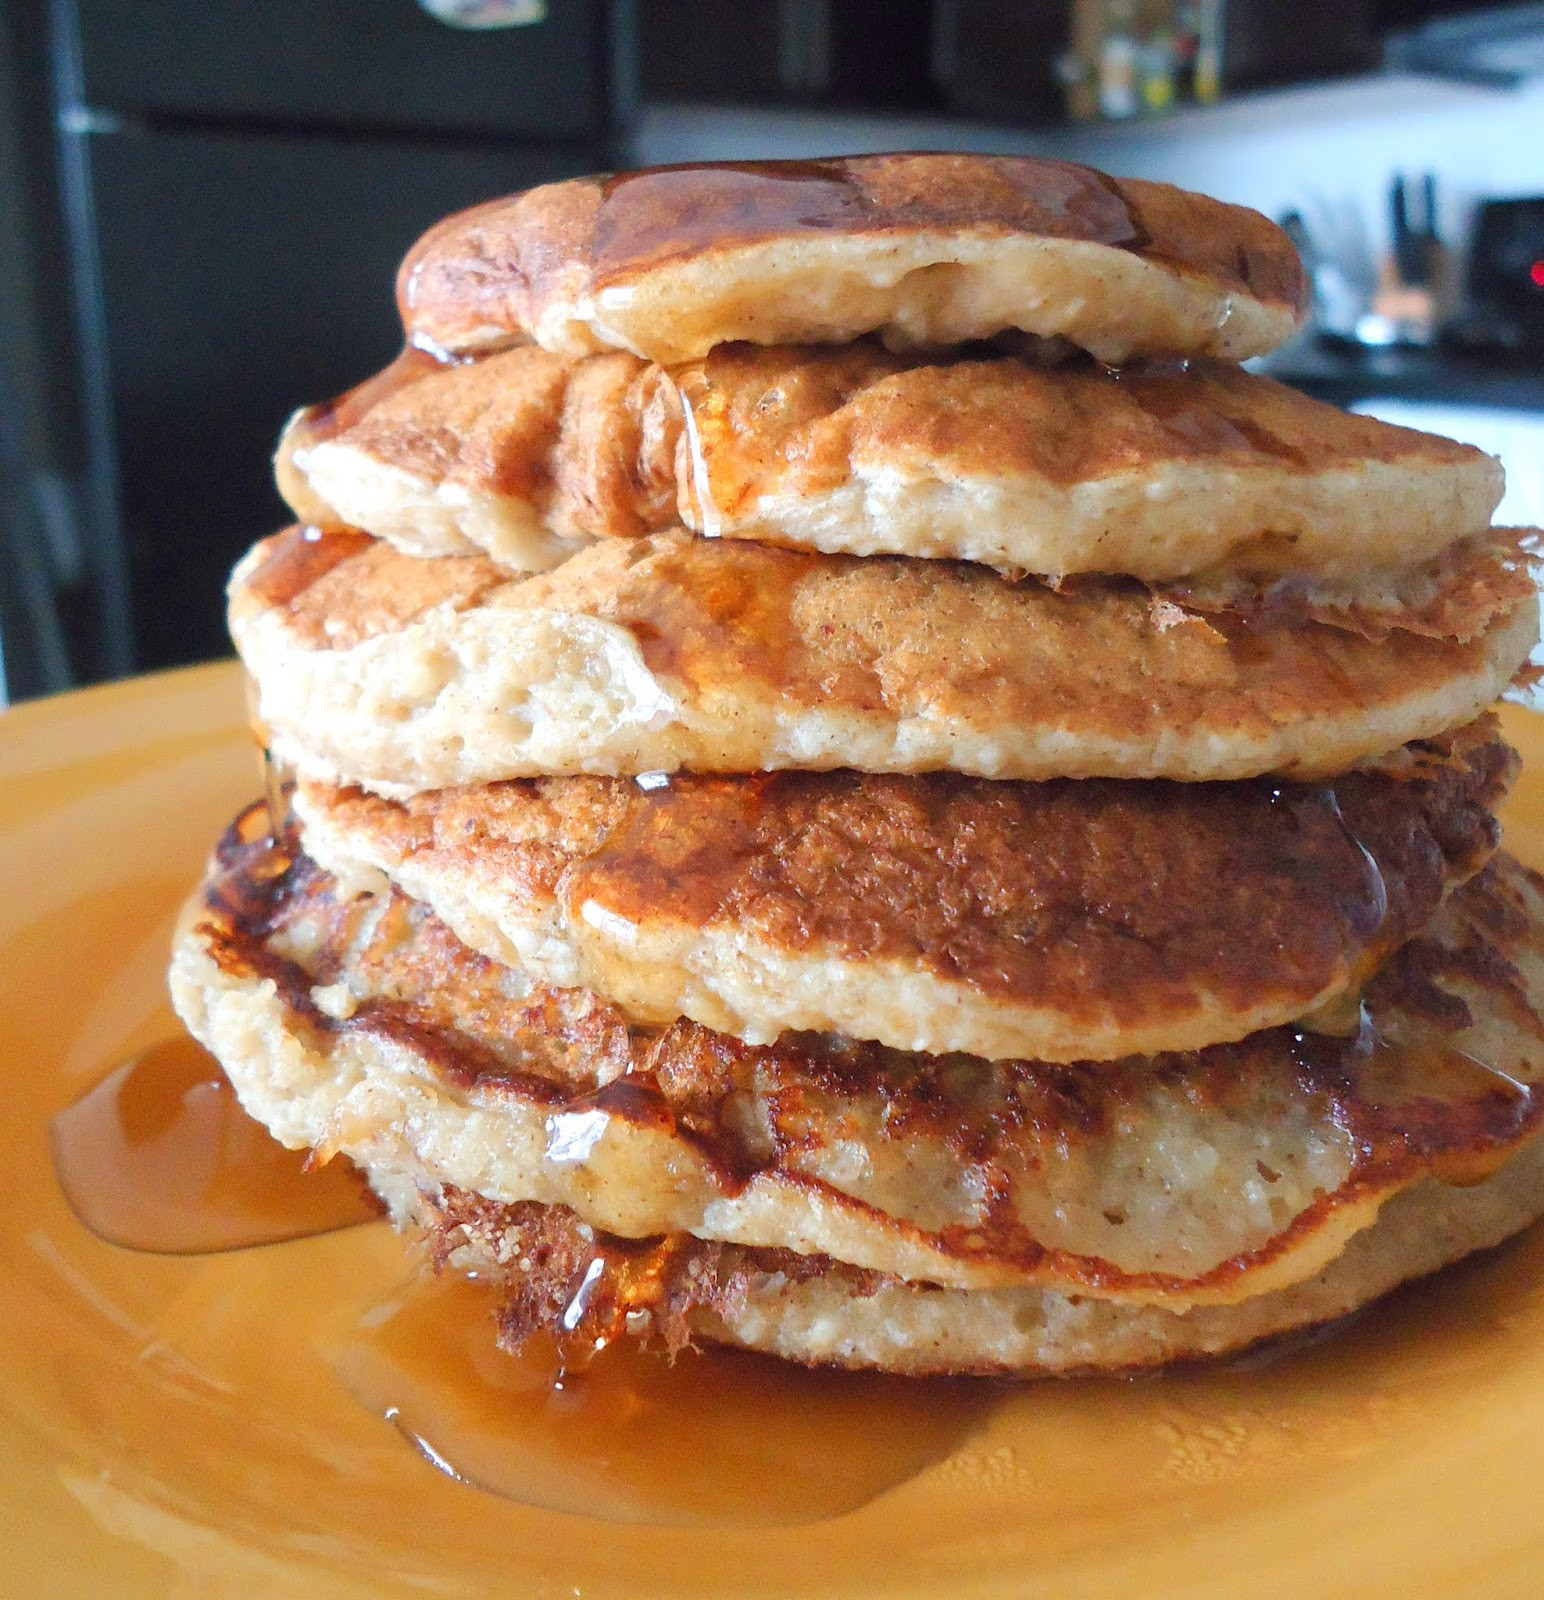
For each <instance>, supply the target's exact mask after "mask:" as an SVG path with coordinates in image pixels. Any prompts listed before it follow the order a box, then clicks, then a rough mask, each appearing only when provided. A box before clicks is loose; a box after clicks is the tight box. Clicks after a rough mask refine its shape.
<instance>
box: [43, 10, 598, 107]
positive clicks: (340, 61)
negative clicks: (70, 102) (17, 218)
mask: <svg viewBox="0 0 1544 1600" xmlns="http://www.w3.org/2000/svg"><path fill="white" fill-rule="evenodd" d="M599 9H600V7H599V3H598V0H546V4H545V7H544V8H543V12H544V14H543V15H542V18H541V20H540V21H538V22H533V23H529V24H526V25H523V26H520V27H512V28H489V29H478V30H469V29H464V28H452V27H448V26H447V25H446V24H445V23H443V22H440V21H438V20H436V19H435V18H434V17H432V16H430V15H429V14H428V13H427V12H425V11H424V10H422V9H421V8H420V7H419V6H418V5H417V4H416V3H415V0H75V17H76V21H77V24H78V31H79V41H80V67H81V93H82V98H83V100H84V103H85V104H86V105H88V106H92V107H95V108H99V109H103V110H108V111H128V112H145V113H160V114H164V115H181V116H185V117H193V118H205V119H212V118H226V119H231V120H244V121H259V122H271V123H288V124H291V125H294V124H308V125H311V126H322V125H327V126H333V127H342V126H354V127H373V128H398V129H401V128H408V129H422V130H426V131H435V130H438V131H459V132H474V131H475V132H484V133H502V134H506V135H523V136H527V137H531V136H534V137H540V138H551V139H588V138H593V137H596V136H597V135H598V134H599V132H600V130H601V128H602V126H603V124H604V121H605V100H604V82H603V78H602V73H601V60H602V50H601V29H600V27H599V24H598V13H599Z"/></svg>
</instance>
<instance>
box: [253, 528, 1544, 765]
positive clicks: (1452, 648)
mask: <svg viewBox="0 0 1544 1600" xmlns="http://www.w3.org/2000/svg"><path fill="white" fill-rule="evenodd" d="M1471 589H1478V591H1479V592H1481V593H1482V594H1483V596H1484V600H1485V604H1484V606H1483V608H1481V609H1480V610H1479V611H1478V613H1477V614H1476V615H1475V616H1474V617H1473V618H1471V626H1472V627H1473V628H1474V629H1476V630H1478V631H1476V632H1475V633H1474V635H1473V637H1467V638H1466V639H1459V638H1451V637H1438V638H1429V637H1422V636H1420V635H1418V634H1417V633H1414V632H1411V631H1405V630H1403V629H1402V630H1400V631H1396V632H1394V633H1391V634H1389V636H1388V637H1387V638H1386V639H1383V640H1382V641H1381V642H1375V641H1371V640H1368V639H1366V638H1363V637H1361V636H1360V635H1359V634H1357V633H1354V632H1350V631H1346V630H1342V629H1338V628H1335V627H1330V626H1327V625H1324V624H1320V623H1316V622H1313V621H1311V620H1308V621H1299V620H1298V619H1297V618H1296V617H1293V616H1287V617H1284V618H1276V617H1273V616H1271V615H1270V614H1264V615H1261V616H1259V617H1253V618H1250V617H1242V616H1235V615H1231V614H1228V613H1222V614H1218V615H1214V616H1212V617H1210V618H1209V619H1203V618H1202V617H1200V616H1197V615H1194V614H1191V613H1189V612H1186V611H1185V610H1183V609H1182V608H1180V607H1177V606H1175V605H1173V604H1171V603H1169V602H1166V601H1155V599H1154V597H1153V596H1152V595H1151V594H1150V593H1149V592H1148V591H1146V590H1145V589H1143V588H1141V587H1140V586H1138V585H1134V584H1131V583H1121V582H1118V581H1114V580H1106V581H1100V580H1090V581H1088V582H1085V583H1083V584H1078V585H1069V586H1067V587H1066V588H1064V589H1062V590H1061V591H1060V592H1058V591H1056V590H1053V589H1051V588H1048V587H1046V586H1044V585H1041V584H1037V583H1023V584H1012V583H1008V582H1006V581H1004V580H1003V579H1002V578H1001V577H999V576H998V575H997V574H996V573H994V572H991V571H989V570H988V569H986V568H983V567H979V566H968V565H964V564H960V563H953V562H939V561H916V560H908V559H905V558H900V557H864V558H857V557H850V556H825V555H811V554H806V553H803V552H795V551H786V550H777V549H773V548H770V547H768V546H765V545H760V544H755V543H752V542H750V541H742V540H710V539H699V538H695V537H692V536H691V535H688V534H685V533H681V532H675V533H665V534H655V535H652V536H651V537H649V538H647V539H639V540H630V541H615V540H608V541H606V542H604V543H602V544H599V545H596V546H592V547H591V548H589V549H586V550H584V551H582V552H581V553H580V554H579V555H577V556H575V557H573V558H572V559H571V560H569V561H567V562H565V563H564V564H563V565H562V566H561V567H558V568H556V569H555V570H554V571H552V572H549V573H544V574H542V575H540V576H538V577H535V578H528V579H525V580H523V581H522V580H517V579H513V578H511V577H510V575H509V574H508V573H506V572H504V571H503V570H502V569H500V568H499V567H498V566H496V565H495V564H494V563H493V562H491V561H488V560H486V559H481V558H460V557H452V558H446V559H442V560H438V561H422V560H414V559H412V558H410V557H407V556H404V555H402V554H400V553H399V552H397V551H396V550H394V549H392V547H391V546H390V545H388V544H386V543H384V542H382V541H379V540H371V539H368V538H365V537H363V536H362V535H359V534H352V533H342V532H336V533H328V534H324V535H319V536H316V537H311V536H308V535H306V534H303V533H302V532H301V531H300V530H298V529H297V530H290V531H289V532H287V533H283V534H280V535H278V536H277V537H275V538H273V539H270V540H267V541H264V542H263V543H262V544H259V545H258V546H256V547H255V548H254V549H253V550H252V551H251V552H250V553H249V554H248V556H247V557H246V558H245V559H244V560H243V561H242V563H241V564H240V565H239V566H238V568H237V570H236V573H235V576H234V578H233V580H232V589H231V603H230V621H231V631H232V634H233V635H234V637H235V640H236V645H237V648H238V649H239V650H240V652H241V654H242V656H243V658H244V659H245V661H246V663H247V666H248V669H249V670H250V671H251V673H252V676H253V678H254V679H255V680H256V683H257V687H258V691H259V697H260V707H259V715H260V717H261V720H262V721H263V723H264V724H265V725H266V727H267V730H268V733H267V739H268V742H270V743H271V745H272V746H273V748H274V750H275V752H276V753H277V754H278V755H279V756H280V757H281V758H282V759H283V760H284V761H285V762H286V763H288V764H289V765H291V766H293V767H295V768H297V769H298V770H300V771H302V772H304V773H305V774H307V775H308V776H311V777H316V778H321V779H324V780H326V781H329V782H342V783H360V784H363V785H364V786H365V787H367V788H370V789H373V790H375V791H376V792H380V793H398V794H401V793H408V792H412V791H416V790H421V789H429V788H440V787H445V786H449V785H453V784H467V783H481V782H487V781H492V780H496V779H501V778H509V777H523V776H533V775H538V774H543V773H552V774H562V773H577V772H591V773H603V774H636V773H644V772H652V771H675V770H676V769H678V768H682V767H685V768H688V769H694V770H697V771H714V772H755V771H760V770H768V769H778V768H790V767H791V768H804V769H829V768H833V767H852V768H856V769H858V770H861V771H869V772H925V771H935V770H939V769H951V770H954V771H960V772H969V773H974V774H978V775H981V776H985V777H994V778H1049V777H1143V778H1146V777H1165V778H1183V779H1216V778H1241V777H1252V776H1255V775H1257V774H1259V773H1262V772H1278V773H1283V774H1291V775H1295V776H1305V777H1306V776H1318V775H1324V774H1329V773H1334V772H1338V771H1343V770H1344V769H1345V768H1346V767H1349V766H1352V765H1354V764H1355V763H1357V762H1358V761H1361V760H1363V759H1366V758H1369V757H1373V756H1377V755H1382V754H1385V753H1387V752H1388V751H1389V750H1392V749H1395V748H1397V747H1398V746H1399V745H1402V744H1405V743H1408V742H1409V741H1410V740H1413V739H1421V738H1425V737H1428V736H1430V735H1432V734H1435V733H1438V732H1440V731H1442V730H1443V729H1445V728H1450V727H1453V726H1455V725H1457V724H1459V723H1462V722H1466V721H1468V720H1470V719H1471V718H1473V717H1474V716H1476V715H1477V714H1478V713H1479V712H1480V711H1481V710H1483V709H1484V708H1485V707H1486V706H1488V705H1489V704H1490V703H1491V702H1492V701H1493V700H1494V699H1495V697H1496V696H1497V695H1498V694H1499V693H1500V692H1501V690H1502V689H1503V688H1504V687H1505V685H1506V684H1507V682H1508V681H1509V680H1510V679H1511V677H1512V675H1513V674H1514V673H1515V672H1516V671H1517V669H1518V668H1519V666H1520V665H1521V664H1522V663H1523V661H1524V660H1525V659H1526V657H1527V654H1528V651H1529V650H1530V649H1531V648H1532V646H1533V644H1534V643H1535V641H1536V639H1537V637H1538V613H1537V602H1536V598H1535V594H1534V590H1533V586H1532V581H1531V579H1530V577H1529V575H1528V573H1527V571H1526V570H1524V567H1523V565H1522V563H1521V560H1520V558H1519V557H1518V555H1517V552H1516V550H1515V547H1514V548H1512V549H1511V550H1510V551H1509V549H1508V547H1507V546H1506V545H1505V544H1504V543H1503V544H1498V545H1496V546H1494V547H1493V546H1491V545H1484V546H1481V547H1479V548H1478V549H1477V550H1476V551H1474V552H1472V553H1471V554H1470V555H1469V556H1468V557H1467V558H1466V564H1465V565H1464V566H1462V567H1461V568H1460V569H1459V570H1457V571H1456V572H1454V573H1453V574H1451V575H1450V576H1449V578H1448V579H1447V582H1446V587H1445V588H1444V589H1443V591H1442V592H1441V593H1439V594H1438V596H1437V599H1436V602H1435V604H1436V606H1437V607H1438V608H1439V609H1440V607H1441V606H1442V604H1443V603H1444V596H1445V595H1446V594H1447V592H1448V591H1449V590H1456V591H1460V592H1462V593H1464V594H1468V593H1469V592H1470V590H1471ZM1466 609H1468V608H1466Z"/></svg>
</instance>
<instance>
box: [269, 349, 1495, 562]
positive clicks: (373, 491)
mask: <svg viewBox="0 0 1544 1600" xmlns="http://www.w3.org/2000/svg"><path fill="white" fill-rule="evenodd" d="M406 377H407V378H408V379H409V380H410V381H406V382H405V383H404V384H403V386H401V387H397V386H395V384H394V383H383V384H381V385H380V387H379V388H378V389H377V391H376V392H377V393H378V394H379V395H380V398H379V399H377V400H375V401H374V403H373V404H355V405H354V407H353V409H354V411H355V412H357V415H355V416H354V418H353V420H352V421H351V423H350V425H349V426H347V427H342V428H340V427H339V426H338V420H337V414H336V411H335V409H333V408H326V407H324V408H317V409H316V410H314V411H311V412H301V413H299V414H298V415H297V416H296V418H295V419H294V420H293V421H292V423H291V425H290V427H289V429H288V430H287V432H286V436H285V439H284V441H283V442H282V444H281V447H280V477H281V482H284V483H286V484H288V485H289V486H290V493H291V499H292V503H293V504H294V507H295V511H296V513H297V515H299V516H300V517H302V518H303V519H305V520H311V521H325V522H329V523H342V524H350V525H353V526H356V527H359V528H362V529H364V530H366V531H367V532H370V533H373V534H376V535H378V536H380V537H383V538H388V539H390V540H391V541H392V543H393V544H395V545H396V546H397V547H398V548H399V549H401V550H403V551H405V552H406V553H407V554H409V555H426V556H435V555H469V554H475V553H477V552H478V551H479V550H481V551H486V552H487V553H488V554H489V555H491V556H492V557H493V558H494V559H495V560H497V561H499V562H500V563H501V564H502V565H505V566H508V567H511V568H512V569H514V570H519V571H537V570H542V569H544V568H546V567H549V566H553V565H555V564H556V563H557V562H559V561H560V560H562V559H564V558H565V557H566V556H567V555H569V554H572V553H573V551H574V550H575V548H577V544H578V542H579V541H582V540H584V539H587V538H599V537H608V536H609V537H623V538H636V537H638V536H639V535H641V534H644V533H649V532H655V531H658V530H659V529H661V528H664V527H667V526H669V525H671V524H672V523H674V522H676V521H677V520H678V519H679V520H680V521H683V522H685V523H686V525H687V526H689V527H692V528H694V529H696V530H698V531H699V532H703V533H707V534H711V535H715V536H726V537H734V538H745V539H760V540H764V541H766V542H768V543H772V544H781V545H786V546H789V547H791V548H796V549H813V550H825V551H839V552H845V553H846V554H849V555H910V556H928V557H935V558H941V559H952V560H966V561H979V562H982V563H983V564H985V565H987V566H991V567H994V568H996V569H998V570H999V571H1003V572H1006V573H1009V574H1010V575H1015V576H1021V575H1023V574H1026V573H1034V574H1037V575H1040V576H1045V577H1051V578H1055V579H1061V578H1065V577H1067V576H1068V575H1070V574H1074V573H1086V572H1094V573H1106V574H1108V573H1116V574H1127V575H1130V576H1133V577H1137V578H1141V579H1143V580H1144V581H1148V582H1168V581H1171V580H1175V579H1182V578H1197V577H1201V578H1203V579H1205V580H1206V581H1210V582H1216V581H1218V580H1219V579H1222V578H1227V579H1231V580H1233V581H1235V582H1247V583H1256V584H1258V583H1262V582H1265V583H1268V582H1271V581H1273V580H1276V579H1280V578H1282V577H1292V578H1294V579H1297V580H1300V581H1304V582H1312V583H1316V584H1318V585H1320V586H1321V587H1324V588H1326V589H1328V590H1333V589H1338V590H1341V591H1349V592H1352V593H1357V592H1361V590H1362V589H1364V588H1366V587H1369V585H1368V583H1367V578H1368V574H1369V572H1374V571H1379V570H1382V571H1384V572H1388V573H1395V572H1404V571H1408V570H1409V569H1411V568H1414V567H1418V566H1420V565H1421V564H1422V563H1424V562H1426V561H1428V560H1431V559H1433V558H1435V557H1436V556H1437V555H1439V554H1440V553H1441V552H1442V551H1443V550H1444V549H1446V548H1447V547H1448V546H1449V545H1450V544H1452V543H1453V542H1454V541H1456V540H1459V539H1462V538H1465V537H1467V536H1470V535H1473V534H1476V533H1478V532H1481V531H1483V530H1484V529H1485V528H1486V527H1487V526H1488V525H1489V523H1490V518H1491V514H1492V512H1493V511H1494V510H1495V508H1496V505H1497V503H1498V502H1499V500H1500V497H1501V469H1500V466H1499V465H1498V463H1496V462H1495V461H1493V460H1492V459H1491V458H1490V457H1489V456H1486V455H1485V454H1484V453H1483V452H1482V451H1479V450H1475V449H1472V448H1471V447H1469V446H1467V445H1460V444H1456V443H1454V442H1453V441H1452V440H1450V439H1442V438H1438V437H1436V436H1434V435H1430V434H1423V433H1417V432H1414V431H1412V430H1410V429H1407V428H1395V427H1390V426H1389V425H1388V424H1386V423H1381V422H1377V421H1375V420H1374V419H1372V418H1369V417H1357V416H1351V415H1348V414H1347V413H1346V412H1344V411H1341V410H1340V409H1339V408H1338V407H1335V406H1331V405H1325V404H1324V403H1322V402H1320V401H1316V400H1311V399H1309V398H1308V397H1306V396H1304V395H1300V394H1298V393H1296V392H1295V391H1293V390H1291V389H1288V388H1285V387H1284V386H1283V385H1281V384H1277V383H1273V382H1271V381H1270V380H1269V379H1268V378H1262V377H1257V376H1255V375H1253V374H1250V373H1247V372H1242V371H1240V370H1239V369H1238V368H1236V367H1232V366H1229V365H1227V364H1225V363H1222V362H1215V361H1198V362H1195V363H1192V364H1191V365H1190V368H1189V370H1188V371H1179V370H1175V369H1174V368H1172V367H1167V368H1165V367H1156V368H1153V367H1147V368H1144V367H1137V368H1132V369H1127V370H1124V371H1121V372H1117V373H1111V372H1108V371H1104V370H1101V369H1099V368H1097V367H1095V366H1094V365H1092V364H1091V363H1083V364H1079V365H1064V366H1062V367H1059V368H1055V369H1049V370H1048V369H1044V368H1041V367H1037V366H1035V365H1033V364H1031V363H1029V362H1026V361H1022V360H1016V359H1013V358H1010V357H986V356H984V355H983V354H982V353H981V352H979V351H978V352H977V353H976V354H975V355H974V356H961V357H957V358H953V359H946V358H944V357H943V356H940V355H933V356H930V357H929V358H927V359H925V360H923V361H920V362H919V361H908V360H905V359H902V358H900V357H897V356H892V355H889V354H887V353H886V352H885V351H884V350H882V349H881V348H880V347H878V346H877V345H874V344H872V343H867V342H865V343H862V344H858V345H855V346H851V347H848V348H845V349H827V350H821V349H808V348H805V349H790V348H786V347H774V348H771V349H764V348H759V347H756V346H753V345H731V346H724V347H720V348H719V349H716V350H714V351H713V352H711V353H710V354H709V356H708V357H707V358H706V359H705V360H703V361H700V362H695V363H692V364H691V365H689V366H687V367H684V368H679V369H676V370H674V371H672V372H669V373H667V372H665V371H663V370H662V369H661V368H659V367H657V366H653V365H650V364H648V363H645V362H642V361H639V360H637V359H636V358H634V357H631V356H626V355H620V354H611V355H606V356H598V357H592V358H590V359H588V360H582V361H577V362H567V361H564V360H562V359H561V358H559V357H556V356H553V355H551V354H550V353H548V352H547V351H544V350H541V349H537V348H534V347H530V346H527V347H523V348H519V349H515V350H509V351H505V352H503V353H501V354H498V355H493V356H488V357H486V358H484V359H483V360H481V361H476V362H471V363H465V364H461V365H456V366H448V367H435V366H434V365H433V364H432V363H430V364H424V363H420V364H417V365H415V366H413V367H412V368H411V369H409V370H408V372H407V373H406ZM297 480H298V483H299V486H298V488H297V487H296V482H297Z"/></svg>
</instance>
